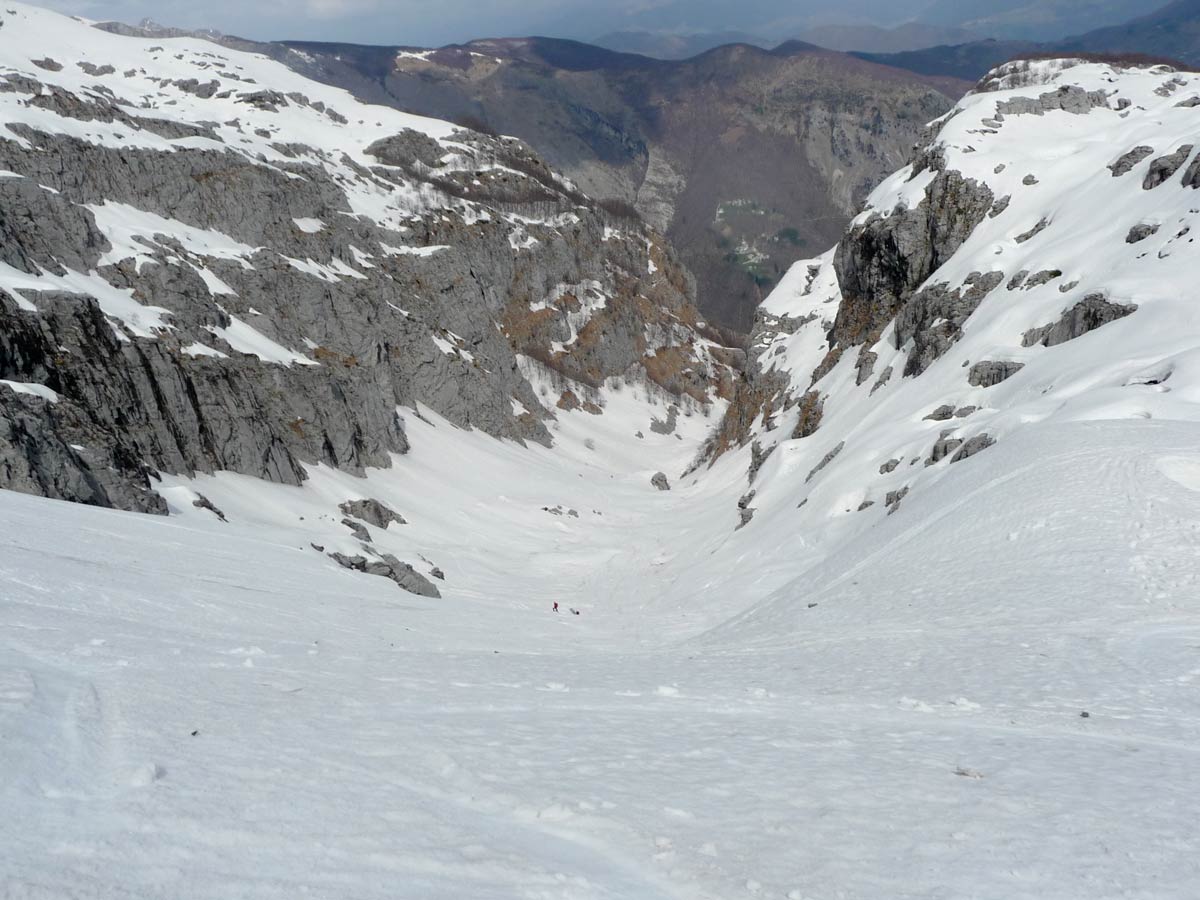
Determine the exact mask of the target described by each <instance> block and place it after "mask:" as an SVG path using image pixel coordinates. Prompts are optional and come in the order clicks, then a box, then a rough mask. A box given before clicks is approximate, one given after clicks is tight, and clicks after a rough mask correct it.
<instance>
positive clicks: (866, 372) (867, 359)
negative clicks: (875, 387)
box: [855, 346, 879, 385]
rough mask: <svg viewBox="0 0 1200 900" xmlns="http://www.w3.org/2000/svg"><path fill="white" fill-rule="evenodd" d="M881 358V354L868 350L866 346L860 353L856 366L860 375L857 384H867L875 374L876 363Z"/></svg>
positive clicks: (856, 380)
mask: <svg viewBox="0 0 1200 900" xmlns="http://www.w3.org/2000/svg"><path fill="white" fill-rule="evenodd" d="M878 360H879V354H878V353H875V352H873V351H871V350H868V349H867V348H866V347H865V346H864V347H863V348H862V349H861V350H860V351H859V353H858V362H857V363H856V365H855V368H856V369H857V370H858V377H857V378H856V379H855V384H859V385H862V384H866V383H867V381H868V380H870V378H871V376H872V375H874V374H875V363H876V362H878Z"/></svg>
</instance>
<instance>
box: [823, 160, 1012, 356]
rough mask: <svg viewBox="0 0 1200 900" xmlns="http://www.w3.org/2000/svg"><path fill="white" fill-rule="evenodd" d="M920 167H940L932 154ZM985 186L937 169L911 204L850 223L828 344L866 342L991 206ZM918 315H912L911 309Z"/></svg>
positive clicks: (837, 261) (839, 260) (838, 261)
mask: <svg viewBox="0 0 1200 900" xmlns="http://www.w3.org/2000/svg"><path fill="white" fill-rule="evenodd" d="M917 165H918V167H919V166H922V165H924V166H934V167H936V166H937V165H940V161H939V160H938V158H937V157H936V156H933V157H930V158H927V159H925V160H922V161H919V162H918V164H917ZM994 199H995V198H994V196H993V194H992V192H991V190H990V189H989V188H988V187H987V185H985V184H982V183H980V182H977V181H974V180H972V179H967V178H963V177H962V175H960V174H959V173H958V172H953V171H952V172H939V174H938V175H937V176H936V177H935V178H934V180H933V182H932V183H931V184H930V185H929V187H928V188H927V189H926V192H925V197H924V199H923V200H921V202H920V203H919V204H917V206H915V207H913V208H911V209H897V210H894V211H893V212H892V213H891V215H889V216H886V217H883V216H878V215H876V216H872V217H871V218H869V219H868V220H867V221H866V222H864V223H862V224H861V225H856V226H854V227H853V228H851V229H850V231H849V232H848V233H847V235H846V236H845V237H844V238H843V239H842V242H841V243H840V244H839V245H838V249H837V253H836V256H835V258H834V265H835V268H836V269H837V276H838V283H839V284H840V285H841V288H842V297H843V299H842V304H841V306H840V308H839V309H838V313H837V318H836V319H835V321H834V325H833V328H832V330H831V331H830V344H831V345H832V346H833V347H835V348H837V347H843V348H844V347H850V346H854V345H856V344H862V343H872V342H873V341H874V340H876V339H878V335H879V334H880V333H882V331H883V328H884V326H886V325H887V323H888V322H890V321H891V320H892V319H893V318H895V317H896V316H897V314H898V313H900V311H901V310H902V309H903V308H904V306H905V304H906V303H907V302H908V300H909V299H910V298H911V297H912V295H913V293H914V292H915V291H916V290H917V288H919V287H920V286H921V284H922V283H924V282H925V281H926V280H927V279H928V278H929V276H930V275H932V274H933V272H935V271H936V270H937V269H938V268H939V267H940V266H941V265H942V263H944V262H946V260H948V259H949V258H950V257H951V256H952V255H954V253H955V251H957V250H958V248H959V247H960V246H961V245H962V243H963V241H965V240H966V239H967V237H969V236H970V234H971V232H972V231H974V229H975V227H976V226H977V225H978V224H979V223H980V222H981V221H983V219H984V217H985V216H986V215H987V214H988V211H989V210H990V209H991V207H992V203H993V201H994ZM914 315H916V314H914Z"/></svg>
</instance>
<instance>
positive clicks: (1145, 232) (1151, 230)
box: [1125, 223, 1158, 244]
mask: <svg viewBox="0 0 1200 900" xmlns="http://www.w3.org/2000/svg"><path fill="white" fill-rule="evenodd" d="M1157 233H1158V226H1157V225H1147V224H1145V223H1142V224H1140V225H1134V226H1133V227H1132V228H1130V229H1129V234H1127V235H1125V243H1127V244H1138V243H1141V242H1142V241H1144V240H1145V239H1146V238H1148V237H1150V236H1151V235H1153V234H1157Z"/></svg>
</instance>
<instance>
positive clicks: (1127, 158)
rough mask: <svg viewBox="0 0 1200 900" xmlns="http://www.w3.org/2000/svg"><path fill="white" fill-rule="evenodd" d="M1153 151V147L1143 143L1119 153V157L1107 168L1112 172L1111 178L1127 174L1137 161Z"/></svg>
mask: <svg viewBox="0 0 1200 900" xmlns="http://www.w3.org/2000/svg"><path fill="white" fill-rule="evenodd" d="M1153 153H1154V148H1153V147H1147V146H1146V145H1145V144H1142V145H1140V146H1137V147H1134V148H1133V149H1132V150H1130V151H1129V152H1128V153H1123V154H1121V156H1120V158H1119V159H1118V160H1117V161H1116V162H1114V163H1112V164H1111V165H1110V166H1109V167H1108V168H1109V171H1110V172H1112V176H1113V178H1120V177H1121V176H1122V175H1128V174H1129V173H1130V172H1131V171H1132V170H1133V168H1134V166H1136V165H1137V164H1138V163H1140V162H1141V161H1142V160H1144V159H1148V158H1149V157H1150V156H1151V155H1153Z"/></svg>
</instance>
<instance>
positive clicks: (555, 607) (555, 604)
mask: <svg viewBox="0 0 1200 900" xmlns="http://www.w3.org/2000/svg"><path fill="white" fill-rule="evenodd" d="M554 611H555V612H558V601H557V600H555V601H554Z"/></svg>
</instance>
